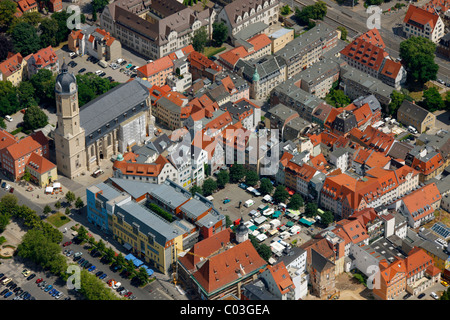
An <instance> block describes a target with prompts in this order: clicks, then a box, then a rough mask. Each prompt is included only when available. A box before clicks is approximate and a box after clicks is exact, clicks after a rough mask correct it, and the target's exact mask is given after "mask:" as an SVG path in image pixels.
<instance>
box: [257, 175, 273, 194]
mask: <svg viewBox="0 0 450 320" xmlns="http://www.w3.org/2000/svg"><path fill="white" fill-rule="evenodd" d="M273 188H274V186H273V184H272V182H270V179H269V178H262V179H261V182H260V185H259V191H260V192H261V193H262V194H271V193H272V191H273Z"/></svg>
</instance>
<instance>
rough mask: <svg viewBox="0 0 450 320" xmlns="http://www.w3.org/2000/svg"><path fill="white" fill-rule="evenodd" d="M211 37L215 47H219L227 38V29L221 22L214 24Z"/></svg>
mask: <svg viewBox="0 0 450 320" xmlns="http://www.w3.org/2000/svg"><path fill="white" fill-rule="evenodd" d="M212 37H213V39H214V44H215V45H216V46H217V47H220V46H221V45H222V43H224V42H225V41H226V40H227V38H228V28H227V26H226V24H225V23H223V22H220V23H218V22H214V23H213V33H212Z"/></svg>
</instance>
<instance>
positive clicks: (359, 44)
mask: <svg viewBox="0 0 450 320" xmlns="http://www.w3.org/2000/svg"><path fill="white" fill-rule="evenodd" d="M341 54H342V55H344V56H346V57H348V58H349V59H351V60H353V61H356V62H358V63H360V64H362V65H364V66H366V67H368V68H370V69H373V70H376V71H379V70H380V68H381V66H382V63H383V60H384V58H386V57H387V56H388V53H387V52H385V51H384V50H383V49H382V48H380V47H378V46H376V45H374V44H372V43H371V42H367V41H365V40H364V39H363V38H357V39H356V40H354V41H352V42H351V43H350V44H348V45H347V46H346V47H345V48H344V49H343V50H341Z"/></svg>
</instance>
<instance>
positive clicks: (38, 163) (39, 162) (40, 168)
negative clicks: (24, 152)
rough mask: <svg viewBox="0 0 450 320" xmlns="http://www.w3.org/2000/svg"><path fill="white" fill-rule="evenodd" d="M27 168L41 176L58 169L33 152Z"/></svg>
mask: <svg viewBox="0 0 450 320" xmlns="http://www.w3.org/2000/svg"><path fill="white" fill-rule="evenodd" d="M27 167H29V168H31V169H32V170H34V171H36V172H38V173H39V174H44V173H46V172H48V171H50V170H52V169H54V168H56V164H54V163H53V162H51V161H50V160H47V159H46V158H44V157H43V156H41V155H38V154H37V153H34V152H33V153H31V155H30V158H29V159H28V163H27Z"/></svg>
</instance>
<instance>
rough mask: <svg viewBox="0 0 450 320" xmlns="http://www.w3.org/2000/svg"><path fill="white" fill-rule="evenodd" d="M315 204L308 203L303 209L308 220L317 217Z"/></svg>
mask: <svg viewBox="0 0 450 320" xmlns="http://www.w3.org/2000/svg"><path fill="white" fill-rule="evenodd" d="M317 210H318V208H317V204H316V203H315V202H309V203H307V204H306V207H305V216H306V217H308V218H312V217H315V216H316V215H317Z"/></svg>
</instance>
